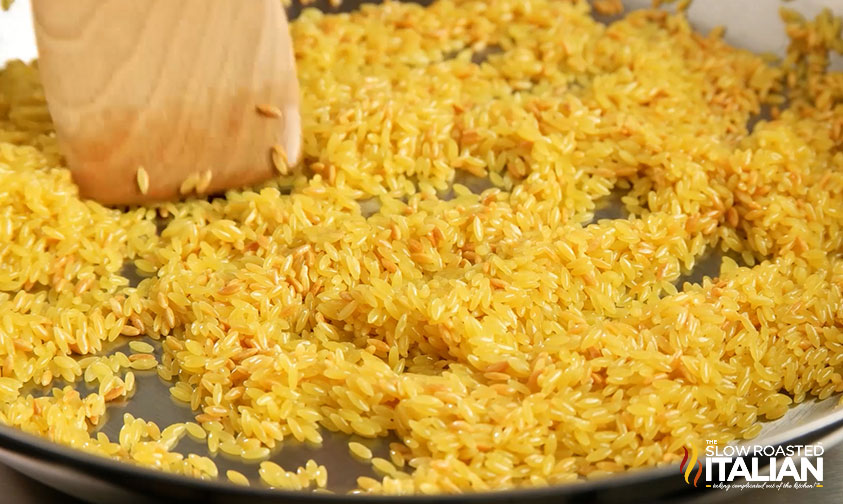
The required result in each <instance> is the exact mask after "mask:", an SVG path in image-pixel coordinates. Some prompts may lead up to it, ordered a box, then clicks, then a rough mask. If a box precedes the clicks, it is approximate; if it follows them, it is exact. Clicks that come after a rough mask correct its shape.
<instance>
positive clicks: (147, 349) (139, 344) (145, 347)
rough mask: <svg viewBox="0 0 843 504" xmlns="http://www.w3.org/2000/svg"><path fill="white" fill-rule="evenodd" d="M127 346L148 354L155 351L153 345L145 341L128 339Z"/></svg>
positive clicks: (137, 351) (134, 350)
mask: <svg viewBox="0 0 843 504" xmlns="http://www.w3.org/2000/svg"><path fill="white" fill-rule="evenodd" d="M129 348H131V349H132V351H133V352H136V353H145V354H148V353H152V352H153V351H155V347H153V346H152V345H150V344H149V343H147V342H145V341H130V342H129Z"/></svg>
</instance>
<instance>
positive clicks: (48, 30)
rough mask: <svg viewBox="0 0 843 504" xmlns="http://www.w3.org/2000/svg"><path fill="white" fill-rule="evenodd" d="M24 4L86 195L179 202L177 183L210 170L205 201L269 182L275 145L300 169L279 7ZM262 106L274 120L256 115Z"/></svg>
mask: <svg viewBox="0 0 843 504" xmlns="http://www.w3.org/2000/svg"><path fill="white" fill-rule="evenodd" d="M32 5H33V13H34V19H35V25H36V35H37V40H38V46H39V52H40V63H39V65H40V70H41V76H42V80H43V83H44V91H45V94H46V96H47V100H48V102H49V107H50V113H51V115H52V117H53V121H54V123H55V127H56V132H57V135H58V138H59V142H60V145H61V146H62V150H63V152H64V154H65V156H66V158H67V161H68V165H69V166H70V167H71V169H72V171H73V176H74V179H75V180H76V182H77V184H78V185H79V188H80V192H81V194H82V195H83V196H87V197H92V198H95V199H98V200H99V201H101V202H104V203H107V204H127V203H138V202H142V201H147V200H161V199H167V198H173V197H178V196H179V188H180V186H182V185H183V183H184V182H185V180H186V179H188V178H189V177H191V176H193V177H194V178H196V177H199V176H200V174H205V173H207V171H208V170H210V171H211V172H212V175H213V176H212V178H211V181H210V183H209V184H207V187H204V188H202V189H203V190H205V191H206V192H213V191H219V190H223V189H226V188H230V187H237V186H242V185H246V184H252V183H256V182H259V181H262V180H265V179H267V178H269V177H271V176H272V175H273V174H274V173H275V172H274V169H273V164H272V155H271V152H272V148H273V146H280V147H281V148H282V149H281V150H283V151H284V152H285V153H286V155H287V157H288V159H289V162H290V163H291V164H294V163H295V162H296V161H297V159H298V157H299V152H300V142H301V131H300V129H301V124H300V122H301V120H300V116H299V94H298V93H299V91H298V82H297V79H296V70H295V60H294V55H293V51H292V44H291V41H290V34H289V30H288V26H287V18H286V15H285V14H284V10H283V8H282V6H281V2H280V1H278V0H247V1H243V0H177V1H175V0H72V1H68V0H33V2H32ZM263 106H269V109H270V110H272V109H277V110H279V111H280V112H281V114H280V117H272V116H274V114H272V113H270V114H261V113H259V112H258V110H257V109H258V108H259V107H263ZM277 151H278V148H276V152H277ZM276 157H277V155H276ZM141 167H143V168H144V169H145V171H146V172H147V173H148V178H149V187H148V189H147V191H146V194H143V192H142V191H141V190H140V189H141V188H140V187H139V184H138V182H137V174H138V170H139V169H140V168H141Z"/></svg>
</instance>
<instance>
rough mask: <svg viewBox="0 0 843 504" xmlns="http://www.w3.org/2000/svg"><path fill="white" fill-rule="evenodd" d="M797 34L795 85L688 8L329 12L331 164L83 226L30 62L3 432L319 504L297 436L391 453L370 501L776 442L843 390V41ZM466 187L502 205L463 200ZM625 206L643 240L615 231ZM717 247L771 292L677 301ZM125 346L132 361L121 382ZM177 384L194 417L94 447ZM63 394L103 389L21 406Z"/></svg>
mask: <svg viewBox="0 0 843 504" xmlns="http://www.w3.org/2000/svg"><path fill="white" fill-rule="evenodd" d="M606 3H608V4H612V2H603V4H606ZM604 7H605V8H611V7H612V5H608V6H604ZM783 15H784V18H785V20H786V21H787V30H788V34H789V36H790V37H791V40H792V43H791V47H790V50H789V53H788V56H787V58H786V59H784V60H783V61H778V62H773V61H772V60H771V59H770V58H764V57H761V56H757V55H754V54H751V53H749V52H746V51H742V50H738V49H735V48H732V47H730V46H728V45H727V44H726V43H725V42H723V40H722V39H721V36H722V33H721V31H718V30H715V31H714V32H712V33H709V34H699V33H696V32H694V31H693V30H692V29H691V27H690V26H689V24H688V21H687V20H686V19H685V17H684V16H683V14H682V13H681V12H680V13H678V14H667V13H665V12H662V11H658V10H650V11H638V12H634V13H630V14H629V15H628V16H627V17H626V18H624V19H623V20H621V21H618V22H615V23H613V24H611V25H609V26H605V25H603V24H600V23H598V22H596V21H594V20H593V18H592V16H591V13H590V12H589V6H588V4H587V3H586V2H582V1H580V2H577V1H570V2H569V1H554V0H521V1H511V0H440V1H438V2H436V3H434V4H433V5H432V6H430V7H428V8H425V7H421V6H419V5H413V4H405V3H394V2H390V3H387V4H385V5H381V6H371V5H367V6H364V7H363V8H362V9H361V10H360V11H358V12H355V13H352V14H342V15H323V14H321V13H319V12H317V11H315V10H309V11H306V12H305V13H304V14H303V15H302V16H301V18H300V19H298V20H297V21H295V22H294V23H293V24H292V28H291V29H292V33H293V39H294V42H295V47H296V51H297V53H296V56H297V60H298V65H299V73H300V79H301V87H302V89H303V90H305V91H304V94H303V121H304V154H305V161H304V163H303V164H302V165H301V166H299V167H296V168H295V170H293V172H292V173H291V174H290V175H289V176H286V177H281V178H279V179H278V180H275V181H273V182H272V183H270V184H267V185H266V186H263V187H260V188H254V189H251V190H243V191H231V192H229V193H227V194H226V195H225V197H224V198H222V197H219V198H216V199H212V200H209V201H206V200H198V199H196V200H190V201H187V202H183V203H171V204H163V205H159V206H156V207H148V208H135V209H130V210H115V209H109V208H104V207H102V206H100V205H99V204H97V203H94V202H91V201H82V200H80V199H79V198H78V196H77V190H76V188H75V186H74V185H73V183H72V181H71V177H70V173H69V171H68V170H67V169H66V168H65V167H64V166H63V164H62V163H63V161H62V160H61V157H60V155H59V154H58V150H57V146H56V142H55V138H54V134H53V130H52V127H51V123H50V118H49V115H48V112H47V109H46V107H45V100H44V96H43V94H42V91H41V88H40V86H39V82H38V75H37V66H36V65H34V64H33V65H27V64H24V63H21V62H11V63H9V64H8V66H7V67H6V68H5V70H3V71H2V72H1V73H0V188H1V189H0V422H2V423H4V424H7V425H11V426H15V427H17V428H20V429H22V430H24V431H27V432H31V433H35V434H38V435H41V436H45V437H47V438H49V439H51V440H54V441H56V442H59V443H63V444H66V445H70V446H72V447H74V448H78V449H81V450H85V451H88V452H92V453H96V454H102V455H104V456H108V457H112V458H114V459H119V460H123V461H128V462H132V463H136V464H140V465H145V466H150V467H155V468H159V469H163V470H166V471H171V472H176V473H182V474H187V475H192V476H197V477H202V478H215V477H218V470H217V467H216V465H215V463H214V462H213V460H212V459H210V458H207V457H200V456H198V455H189V456H184V455H182V454H181V453H178V452H177V451H176V447H177V443H178V441H179V439H181V438H182V437H183V436H184V435H185V434H189V435H190V436H192V437H193V438H195V439H204V442H206V443H207V445H208V448H209V449H210V451H211V453H217V452H224V453H227V454H230V455H234V456H237V457H241V458H243V459H245V460H248V461H252V462H254V463H255V469H256V471H255V474H248V475H244V474H241V473H237V472H233V471H230V472H228V474H227V476H228V478H229V479H230V480H232V481H234V482H236V483H248V481H247V480H248V479H252V480H253V481H256V480H257V475H258V474H259V475H260V477H261V478H262V480H263V482H264V483H265V484H267V485H270V486H273V487H277V488H288V489H290V488H291V489H302V488H324V487H326V485H327V486H328V487H330V483H329V482H328V474H327V472H326V470H325V468H324V466H321V465H319V464H320V461H319V460H315V461H311V462H309V463H308V464H306V465H305V466H303V467H300V468H295V467H288V468H282V467H280V466H278V465H276V464H274V463H271V462H268V461H265V460H266V459H267V458H268V456H269V455H270V452H271V450H272V449H273V448H275V447H277V446H278V445H279V443H281V442H282V440H284V439H290V438H295V439H296V440H300V441H309V442H312V443H317V444H318V443H320V442H321V441H322V432H324V430H325V429H327V430H330V431H338V432H342V433H348V434H355V435H357V436H361V437H364V438H375V437H386V436H387V435H394V436H395V437H397V438H398V439H400V440H401V442H400V443H392V444H391V445H390V459H391V460H386V459H385V458H376V459H373V460H372V461H371V463H372V464H373V466H374V467H375V469H377V471H378V472H379V473H380V474H381V475H382V478H381V479H378V480H376V479H373V478H360V479H359V480H358V486H359V490H358V491H364V492H373V493H390V494H398V493H400V494H410V493H437V492H461V491H469V490H478V491H479V490H490V489H504V488H510V487H521V486H539V485H549V484H558V483H563V482H569V481H575V480H577V479H581V478H584V477H585V478H593V477H598V476H601V475H606V474H608V473H614V472H619V471H625V470H628V469H631V468H639V467H644V466H654V465H659V464H665V463H670V462H673V461H675V460H676V458H677V457H678V456H679V455H680V454H681V453H682V447H683V446H687V445H689V444H692V443H696V444H697V445H702V444H704V443H705V440H710V439H714V440H718V441H720V442H726V441H730V440H735V439H741V438H752V437H753V436H755V435H757V434H758V433H759V431H760V429H761V423H759V422H761V421H762V420H769V419H775V418H779V417H781V416H782V415H783V414H784V413H785V412H786V411H787V410H788V407H789V406H790V405H792V404H794V403H800V402H803V401H805V400H806V399H809V398H812V397H817V398H819V399H826V398H828V397H829V396H831V395H832V394H835V393H837V392H840V391H841V390H843V377H841V371H842V370H843V369H842V368H841V364H843V333H842V332H841V327H843V292H841V291H842V290H843V259H841V247H842V246H843V243H841V242H842V241H843V233H841V229H840V228H841V225H843V205H841V201H843V151H842V150H841V145H843V75H841V74H840V73H831V72H827V71H826V67H827V64H828V58H829V51H830V50H836V51H838V52H840V51H841V50H843V44H841V41H840V38H839V34H840V28H841V21H840V19H838V18H835V17H833V16H832V15H831V14H830V12H827V11H826V12H824V13H823V14H821V15H820V16H819V17H818V18H817V19H816V20H814V21H810V22H808V21H806V20H803V19H801V18H800V17H799V16H798V15H797V14H794V13H792V12H789V11H783ZM785 104H787V106H786V107H785ZM762 108H764V109H766V110H768V111H769V112H770V117H771V119H770V120H765V121H760V122H758V123H757V124H756V125H754V127H753V128H752V129H751V131H749V130H748V128H747V123H748V121H749V120H750V118H751V117H753V116H755V115H756V114H758V113H759V112H760V111H761V110H762ZM204 168H205V167H197V173H200V172H201V171H202V170H204ZM462 174H470V175H471V176H473V177H480V178H484V179H488V183H489V185H490V186H493V187H492V188H490V189H487V190H484V191H482V193H481V194H475V193H473V192H472V191H471V190H469V188H468V187H466V186H464V185H460V184H456V185H454V187H453V193H454V197H453V198H452V199H448V198H447V197H445V193H446V192H447V190H448V188H449V184H450V183H451V182H452V181H453V179H454V177H455V176H457V175H460V176H462ZM613 190H615V191H623V192H624V193H625V196H623V198H622V201H623V205H624V206H625V208H626V210H627V211H628V212H629V217H628V218H623V219H615V220H601V221H599V222H596V223H595V222H592V220H593V218H594V212H595V208H596V206H595V205H596V204H597V202H598V201H599V200H600V199H601V198H604V197H605V196H607V195H609V194H610V193H611V192H612V191H613ZM372 198H375V199H376V201H377V202H378V203H379V205H380V207H379V210H378V211H376V212H375V213H374V214H371V215H369V214H368V212H365V211H364V209H363V207H361V204H363V203H366V204H370V203H371V201H369V200H370V199H372ZM363 206H366V205H363ZM160 220H163V221H164V222H165V224H166V226H163V230H162V231H161V232H160V233H158V232H157V231H156V222H157V221H160ZM715 249H719V250H721V251H724V252H728V253H729V254H730V255H731V256H732V257H736V258H740V259H741V263H742V264H743V266H741V265H739V264H738V263H737V262H735V261H733V260H731V259H724V260H723V264H722V269H721V272H720V276H719V277H717V278H714V279H705V280H704V281H703V282H702V283H701V284H690V283H685V284H684V285H676V281H677V279H678V278H679V277H680V275H681V274H682V273H683V272H687V271H689V270H690V269H691V268H693V267H694V265H695V263H696V262H697V261H699V260H700V259H701V258H702V257H704V255H705V254H708V253H710V252H711V251H712V250H715ZM126 261H133V262H134V265H135V266H136V267H137V269H138V270H139V271H141V272H142V273H143V274H144V275H145V276H146V277H147V278H145V279H144V280H143V281H142V282H141V283H140V284H139V285H138V286H137V287H130V286H129V281H128V279H127V278H125V277H124V276H122V275H121V270H122V267H123V264H124V262H126ZM121 335H123V336H128V337H131V338H134V339H135V341H134V343H133V344H132V345H131V347H130V349H131V351H130V352H127V353H123V352H118V353H115V354H110V355H107V356H106V355H104V350H103V349H104V348H105V347H106V346H107V344H108V342H110V341H114V340H116V339H117V338H118V337H120V336H121ZM143 338H152V339H155V340H159V341H160V342H161V343H162V346H163V349H164V353H163V358H161V359H160V360H158V359H156V357H155V356H154V355H153V354H151V353H150V351H151V347H149V345H146V344H144V343H142V341H143ZM146 370H157V373H158V375H160V376H161V377H163V378H164V379H166V380H171V381H172V388H171V393H172V396H173V397H174V398H176V399H178V400H181V401H184V402H185V403H189V404H190V405H191V406H192V408H193V409H194V410H195V415H196V418H195V420H196V422H195V423H188V424H176V425H171V426H157V425H155V424H153V423H151V422H147V421H145V420H144V419H142V418H133V417H131V416H127V417H126V418H125V426H124V427H123V429H122V431H121V433H120V436H119V439H109V438H108V437H107V436H106V435H104V434H103V433H96V429H97V426H98V424H99V423H100V422H101V421H102V417H103V414H104V413H105V411H106V407H107V405H108V404H109V403H110V402H114V401H122V400H124V399H126V398H127V397H130V396H131V395H132V394H133V392H134V390H135V387H136V384H135V374H134V373H135V372H143V371H146ZM58 379H63V380H66V381H67V382H79V381H81V380H84V381H85V382H88V383H91V384H93V385H95V386H97V387H99V388H98V392H97V393H90V394H87V395H83V394H80V393H79V392H77V391H76V390H74V388H72V387H70V386H67V387H65V388H55V389H53V391H52V394H51V395H49V396H46V397H38V398H34V397H33V395H30V394H28V393H27V394H24V393H22V392H21V391H22V390H26V388H25V386H26V384H30V383H34V384H38V385H45V386H46V385H50V384H52V383H53V382H54V381H56V380H58ZM350 450H351V451H352V452H353V453H355V454H356V455H357V456H358V457H360V458H363V459H366V458H370V457H371V456H372V455H371V452H370V451H369V449H368V448H366V447H365V446H363V445H361V444H359V443H352V444H351V445H350ZM258 464H259V465H258ZM258 467H259V470H257V469H258ZM297 469H298V470H297Z"/></svg>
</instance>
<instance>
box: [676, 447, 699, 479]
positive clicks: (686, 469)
mask: <svg viewBox="0 0 843 504" xmlns="http://www.w3.org/2000/svg"><path fill="white" fill-rule="evenodd" d="M682 449H683V450H685V456H684V457H683V458H682V463H681V464H679V474H684V475H685V483H687V484H689V485H690V484H691V481H690V480H689V478H690V476H691V471H693V469H694V465H696V466H697V474H696V475H695V476H694V483H693V485H694V486H697V483H698V482H699V481H700V476H702V462H700V461H699V459H698V455H699V454H698V453H697V447H696V445H693V444H692V445H691V457H690V458H691V460H688V449H687V448H684V447H683V448H682ZM686 464H687V465H686Z"/></svg>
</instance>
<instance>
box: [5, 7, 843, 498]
mask: <svg viewBox="0 0 843 504" xmlns="http://www.w3.org/2000/svg"><path fill="white" fill-rule="evenodd" d="M360 3H362V2H350V1H348V0H346V2H344V5H343V7H342V8H341V9H333V8H331V7H330V6H329V5H328V2H327V1H318V2H316V3H315V5H314V6H316V7H318V8H320V9H322V10H324V11H326V12H335V11H337V10H352V9H354V8H357V7H358V6H359V4H360ZM420 3H430V0H427V1H422V2H420ZM625 3H626V4H627V5H628V7H630V8H637V7H643V6H647V5H648V4H649V0H629V1H627V2H625ZM27 4H28V2H26V1H22V0H18V3H16V4H15V7H14V8H13V10H12V12H11V13H8V14H6V15H3V16H0V61H5V60H8V59H11V58H21V59H31V58H33V57H34V56H35V45H34V41H33V38H32V34H31V29H30V23H31V21H30V17H29V6H28V5H27ZM778 6H779V1H778V0H755V1H752V2H749V1H746V2H732V1H731V0H704V1H703V0H698V1H697V2H696V3H695V4H693V5H692V7H691V9H690V11H689V17H690V18H691V20H692V22H693V23H694V24H695V26H696V27H697V28H698V29H700V30H707V29H710V28H712V27H714V26H717V25H726V26H727V28H728V30H727V39H728V40H729V42H730V43H732V44H733V45H736V46H739V47H744V48H747V49H751V50H754V51H769V52H778V53H781V52H782V51H783V50H784V48H785V47H786V39H785V37H784V32H783V27H782V25H781V22H780V21H779V19H778V14H777V8H778ZM790 6H792V7H794V8H797V9H799V10H801V11H802V12H803V13H805V14H808V15H814V14H816V13H817V12H819V10H820V9H821V8H822V7H823V6H828V7H831V8H832V9H834V10H835V11H836V12H837V13H843V0H796V1H794V2H791V3H790ZM300 10H301V8H300V6H299V5H295V6H294V7H292V8H291V9H290V11H289V12H290V16H291V17H295V16H297V15H298V14H299V12H300ZM601 21H603V22H610V21H611V19H601ZM750 127H751V125H750ZM460 182H462V183H463V184H465V185H467V186H469V187H472V188H473V189H475V190H478V191H479V190H482V189H483V188H485V185H484V181H482V180H476V179H475V180H471V179H467V180H460ZM625 217H626V216H625V215H624V213H623V211H622V207H621V205H620V204H619V195H617V194H614V195H612V196H609V197H607V198H606V199H605V200H604V201H602V202H600V208H599V209H598V211H597V212H596V213H595V220H600V219H622V218H625ZM720 262H721V257H720V256H718V255H712V256H710V257H707V258H705V259H704V260H702V261H700V263H699V264H698V265H697V267H696V268H694V270H693V271H689V272H687V274H686V275H685V276H684V277H683V278H681V279H680V281H679V285H682V284H683V283H684V282H692V283H694V282H700V281H701V280H702V278H703V277H704V276H709V277H716V276H717V275H718V272H719V268H720ZM127 275H129V276H131V275H132V272H131V271H127ZM114 350H116V348H115V349H114ZM82 387H83V388H82V389H80V390H82V391H84V386H82ZM31 392H32V393H33V394H39V393H41V394H43V393H45V391H42V390H38V389H33V390H32V391H31ZM837 403H838V401H837V398H836V397H832V398H831V399H829V400H826V401H823V402H807V403H805V404H801V405H799V406H797V407H795V408H793V409H792V410H791V411H790V412H789V413H788V414H787V415H785V416H784V417H783V418H781V419H779V420H777V421H775V422H769V423H767V424H766V425H765V426H764V430H763V431H762V433H761V434H760V436H759V437H758V438H757V439H756V440H755V442H757V443H759V444H774V445H776V444H784V443H788V442H791V443H793V442H815V441H818V440H821V441H823V442H824V443H825V447H826V448H828V447H829V446H830V445H831V444H834V443H836V442H838V441H839V440H840V439H841V438H843V430H841V429H843V408H839V407H837ZM126 412H128V413H132V414H133V415H135V416H141V417H143V418H145V419H147V420H151V421H154V422H156V423H158V424H159V425H167V424H170V423H174V422H184V421H188V420H192V417H193V416H192V414H191V412H190V411H189V409H188V408H186V407H185V406H183V405H180V404H178V403H176V402H174V401H173V400H171V398H170V395H169V392H168V384H167V383H165V382H163V381H161V380H160V379H159V378H158V377H157V375H154V374H152V373H150V374H148V375H146V376H141V375H140V374H139V376H138V387H137V393H136V395H135V396H134V398H132V400H131V401H129V402H128V403H125V404H121V405H116V406H114V407H112V408H111V409H110V410H109V418H108V420H107V421H106V422H105V424H104V426H103V428H102V430H103V431H104V432H105V433H107V434H108V435H109V437H111V438H112V439H115V438H116V437H117V433H118V432H119V429H120V426H121V424H122V421H121V418H122V416H123V413H126ZM350 439H351V438H349V437H347V436H344V435H335V434H331V433H325V443H324V445H323V446H321V447H318V448H316V447H312V446H308V445H303V444H295V443H288V442H285V444H284V445H283V447H282V448H281V449H280V450H279V451H277V452H276V453H274V454H273V456H272V460H273V461H275V462H277V463H279V464H281V465H282V466H284V467H297V466H299V465H303V464H304V463H305V462H306V461H307V460H308V459H310V458H314V459H316V460H318V461H319V462H320V463H321V464H324V465H325V466H327V468H328V472H329V474H330V486H331V488H332V490H334V491H336V492H337V495H333V496H332V495H320V494H305V493H286V492H279V491H275V490H271V489H269V488H266V487H264V486H261V485H260V483H259V482H257V481H256V482H254V485H253V487H251V488H242V487H237V486H234V485H231V484H228V483H225V482H208V481H198V480H192V479H188V478H184V477H180V476H174V475H170V474H165V473H160V472H157V471H152V470H147V469H142V468H137V467H134V466H130V465H127V464H122V463H118V462H114V461H111V460H107V459H102V458H98V457H93V456H89V455H86V454H83V453H80V452H76V451H74V450H70V449H68V448H65V447H62V446H58V445H55V444H53V443H50V442H48V441H46V440H43V439H39V438H34V437H31V436H28V435H26V434H23V433H20V432H18V431H15V430H11V429H8V428H5V427H0V462H3V463H5V464H7V465H9V466H12V467H14V468H16V469H18V470H19V471H21V472H23V473H25V474H28V475H30V476H32V477H34V478H36V479H37V480H39V481H41V482H43V483H45V484H48V485H50V486H53V487H55V488H58V489H59V490H62V491H64V492H66V493H68V494H72V495H74V496H76V497H79V498H82V499H83V500H88V501H91V502H98V503H113V502H120V503H135V502H137V503H148V502H168V501H178V502H206V503H236V502H249V503H255V504H256V503H264V502H265V503H281V502H284V503H288V502H289V503H292V502H303V503H304V502H309V503H330V502H361V503H362V502H395V501H400V502H413V503H422V502H434V501H435V502H453V503H457V502H465V503H485V502H519V503H528V502H536V503H538V502H554V503H560V502H595V501H596V502H604V503H614V502H632V501H638V502H678V501H686V502H687V501H701V500H712V499H713V500H716V499H717V495H716V494H714V493H712V492H705V493H697V492H695V491H694V490H693V488H692V487H689V486H688V485H685V483H684V481H682V479H681V478H680V477H678V475H677V473H678V471H677V468H676V467H675V466H671V467H663V468H656V469H644V470H639V471H635V472H630V473H627V474H622V475H617V476H613V477H610V478H606V479H603V480H599V481H590V482H582V483H576V484H570V485H566V486H560V487H552V488H545V489H535V490H518V491H506V492H498V493H491V494H477V495H462V496H453V497H437V498H427V497H411V498H407V497H403V498H400V499H398V498H379V497H364V496H348V495H344V493H345V492H346V491H348V490H350V489H352V488H354V486H355V481H356V479H357V477H358V476H364V475H368V476H374V474H373V473H372V472H371V469H370V467H369V466H368V465H365V464H362V463H360V462H357V461H355V460H354V459H352V458H351V457H350V455H349V454H348V449H347V443H348V441H349V440H350ZM357 440H358V441H361V442H364V443H366V444H367V445H369V446H370V447H371V448H372V450H373V451H374V452H375V453H380V454H384V453H385V451H386V449H385V446H386V442H385V441H382V440H381V441H370V440H362V439H357ZM178 449H179V450H180V451H183V452H185V453H186V452H193V453H202V454H206V453H207V449H206V447H205V445H203V444H199V443H196V442H194V441H192V440H190V439H189V438H187V437H186V438H185V439H183V440H182V441H181V443H180V444H179V447H178ZM214 459H215V462H216V463H217V465H218V466H219V468H220V470H221V472H224V471H225V470H227V469H237V470H240V471H241V472H243V473H245V474H257V467H256V465H248V464H246V463H243V462H240V461H235V460H233V459H229V458H226V457H225V456H223V455H217V456H215V457H214ZM0 501H3V498H2V495H0Z"/></svg>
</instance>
